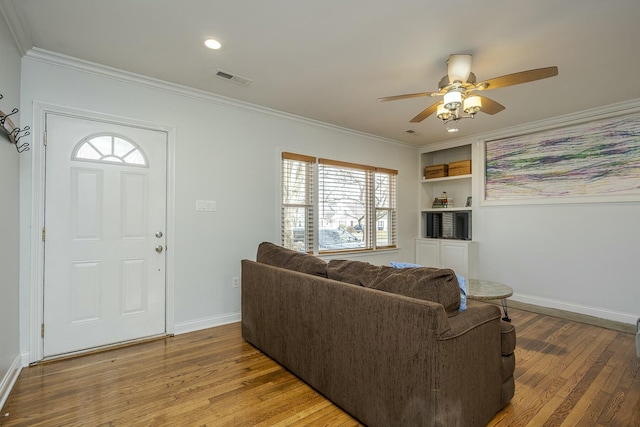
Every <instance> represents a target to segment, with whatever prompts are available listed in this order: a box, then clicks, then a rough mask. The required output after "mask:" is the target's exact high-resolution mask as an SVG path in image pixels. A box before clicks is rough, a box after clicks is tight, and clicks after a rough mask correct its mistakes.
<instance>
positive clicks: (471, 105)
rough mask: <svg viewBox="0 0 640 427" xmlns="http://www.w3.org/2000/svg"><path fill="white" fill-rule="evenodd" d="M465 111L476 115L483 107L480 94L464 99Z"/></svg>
mask: <svg viewBox="0 0 640 427" xmlns="http://www.w3.org/2000/svg"><path fill="white" fill-rule="evenodd" d="M463 105H464V107H463V109H464V112H465V113H467V114H471V115H474V114H476V113H477V112H479V111H480V109H481V108H482V99H481V98H480V97H479V96H469V97H467V98H466V99H465V100H464V104H463Z"/></svg>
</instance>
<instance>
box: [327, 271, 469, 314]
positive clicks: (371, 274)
mask: <svg viewBox="0 0 640 427" xmlns="http://www.w3.org/2000/svg"><path fill="white" fill-rule="evenodd" d="M327 277H328V278H329V279H334V280H339V281H342V282H347V283H351V284H354V285H360V286H366V287H368V288H372V289H378V290H381V291H385V292H391V293H394V294H399V295H404V296H408V297H412V298H418V299H422V300H427V301H432V302H437V303H439V304H442V306H443V307H444V309H445V311H446V312H447V316H449V317H452V316H455V315H456V314H458V309H459V308H460V289H459V286H458V280H457V278H456V275H455V273H454V272H453V270H450V269H440V268H431V267H420V268H403V269H397V268H393V267H389V266H384V265H380V266H378V265H373V264H369V263H366V262H361V261H352V260H331V261H329V263H328V264H327Z"/></svg>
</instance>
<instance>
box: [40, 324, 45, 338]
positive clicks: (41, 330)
mask: <svg viewBox="0 0 640 427" xmlns="http://www.w3.org/2000/svg"><path fill="white" fill-rule="evenodd" d="M40 336H41V337H42V338H44V323H43V324H41V325H40Z"/></svg>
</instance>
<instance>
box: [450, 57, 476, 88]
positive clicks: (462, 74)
mask: <svg viewBox="0 0 640 427" xmlns="http://www.w3.org/2000/svg"><path fill="white" fill-rule="evenodd" d="M469 74H471V55H449V60H448V61H447V75H448V76H449V82H451V83H454V82H460V83H466V82H467V80H468V79H469Z"/></svg>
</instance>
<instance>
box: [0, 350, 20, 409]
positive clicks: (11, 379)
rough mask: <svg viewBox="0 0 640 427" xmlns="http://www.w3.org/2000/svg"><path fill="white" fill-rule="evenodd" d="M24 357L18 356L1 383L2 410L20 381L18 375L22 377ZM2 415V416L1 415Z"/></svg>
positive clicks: (0, 406) (0, 404)
mask: <svg viewBox="0 0 640 427" xmlns="http://www.w3.org/2000/svg"><path fill="white" fill-rule="evenodd" d="M21 361H22V357H21V355H17V356H16V358H15V359H14V360H13V363H12V364H11V366H10V367H9V370H8V371H7V373H6V375H5V376H4V378H3V379H2V381H1V382H0V408H2V407H3V406H4V404H5V402H6V401H7V399H8V398H9V393H11V389H12V388H13V385H14V384H15V383H16V380H17V379H18V375H20V371H21V370H22V363H21ZM0 415H1V414H0Z"/></svg>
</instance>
